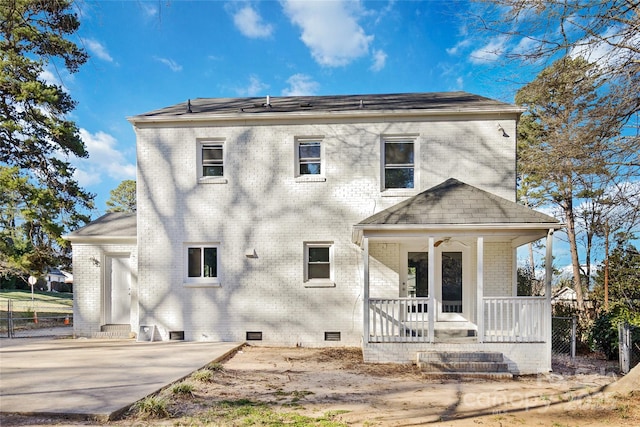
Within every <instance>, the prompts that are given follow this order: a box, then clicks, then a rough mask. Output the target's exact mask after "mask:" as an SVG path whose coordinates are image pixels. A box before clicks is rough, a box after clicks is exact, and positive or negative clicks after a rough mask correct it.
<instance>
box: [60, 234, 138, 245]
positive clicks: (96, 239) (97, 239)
mask: <svg viewBox="0 0 640 427" xmlns="http://www.w3.org/2000/svg"><path fill="white" fill-rule="evenodd" d="M62 238H63V239H64V240H67V241H69V242H71V243H72V244H82V243H87V244H96V243H130V244H136V243H137V242H138V239H137V237H136V236H133V237H132V236H74V235H72V234H66V235H64V236H62Z"/></svg>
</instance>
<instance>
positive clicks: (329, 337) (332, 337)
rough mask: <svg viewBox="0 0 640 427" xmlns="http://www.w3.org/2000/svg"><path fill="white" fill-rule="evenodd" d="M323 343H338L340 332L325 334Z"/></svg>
mask: <svg viewBox="0 0 640 427" xmlns="http://www.w3.org/2000/svg"><path fill="white" fill-rule="evenodd" d="M324 340H325V341H340V332H325V333H324Z"/></svg>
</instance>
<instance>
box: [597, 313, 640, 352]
mask: <svg viewBox="0 0 640 427" xmlns="http://www.w3.org/2000/svg"><path fill="white" fill-rule="evenodd" d="M622 322H627V323H630V324H632V325H636V326H640V313H634V312H632V311H630V310H629V307H627V306H626V305H623V304H616V305H614V306H613V307H611V308H610V309H609V311H606V312H603V313H601V314H600V315H599V316H598V317H597V318H596V319H595V321H594V322H593V327H592V328H591V334H590V337H589V340H590V342H591V346H592V348H593V349H594V350H599V351H602V352H603V353H604V354H605V355H606V356H607V358H608V359H609V360H613V359H615V358H617V357H618V324H620V323H622Z"/></svg>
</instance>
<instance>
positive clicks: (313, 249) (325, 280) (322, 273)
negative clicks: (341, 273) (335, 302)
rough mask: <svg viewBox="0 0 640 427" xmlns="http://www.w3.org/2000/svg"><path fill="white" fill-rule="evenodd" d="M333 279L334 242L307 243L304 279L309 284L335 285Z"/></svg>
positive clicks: (305, 247) (305, 246)
mask: <svg viewBox="0 0 640 427" xmlns="http://www.w3.org/2000/svg"><path fill="white" fill-rule="evenodd" d="M333 280H334V277H333V243H331V242H307V243H305V245H304V281H305V282H306V284H307V286H313V285H320V286H333Z"/></svg>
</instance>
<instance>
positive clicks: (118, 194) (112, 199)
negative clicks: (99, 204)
mask: <svg viewBox="0 0 640 427" xmlns="http://www.w3.org/2000/svg"><path fill="white" fill-rule="evenodd" d="M109 194H110V196H109V200H107V212H130V213H133V212H135V211H136V182H135V181H134V180H132V179H125V180H124V181H122V182H121V183H120V184H119V185H118V186H117V187H116V188H114V189H113V190H111V192H110V193H109Z"/></svg>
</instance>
